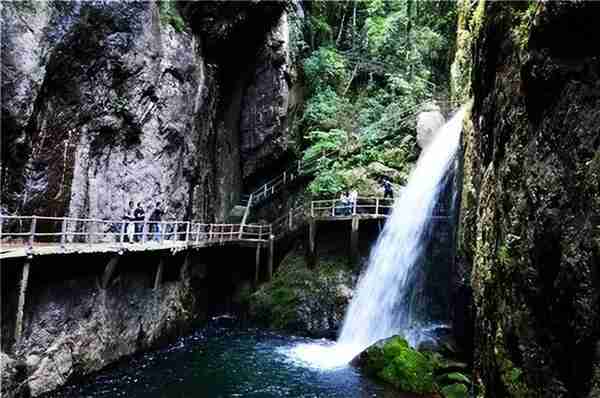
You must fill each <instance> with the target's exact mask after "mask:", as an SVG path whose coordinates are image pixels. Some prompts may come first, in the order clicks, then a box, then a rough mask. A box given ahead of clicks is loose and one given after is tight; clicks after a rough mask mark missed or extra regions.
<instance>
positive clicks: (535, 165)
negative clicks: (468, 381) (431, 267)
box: [459, 2, 600, 398]
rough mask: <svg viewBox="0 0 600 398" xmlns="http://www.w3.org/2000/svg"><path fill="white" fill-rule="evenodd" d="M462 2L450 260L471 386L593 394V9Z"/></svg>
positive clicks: (597, 318)
mask: <svg viewBox="0 0 600 398" xmlns="http://www.w3.org/2000/svg"><path fill="white" fill-rule="evenodd" d="M467 3H469V2H464V3H463V10H462V13H463V16H462V17H461V18H462V19H461V23H463V28H465V29H466V31H465V32H462V33H465V34H466V32H467V31H468V33H469V34H470V35H471V38H470V39H469V38H466V37H465V36H464V35H462V34H460V35H459V37H462V42H463V43H468V42H472V43H473V46H472V47H471V49H470V50H472V54H473V58H472V73H471V78H472V95H473V98H474V101H473V106H472V110H471V114H470V116H469V117H468V119H467V120H466V121H465V130H464V132H463V140H464V175H463V187H462V209H461V224H460V238H459V240H460V243H459V251H460V256H459V265H460V268H461V270H462V275H463V277H464V281H465V283H466V284H470V287H471V288H472V291H473V305H474V308H475V313H474V315H475V320H474V336H475V341H474V343H475V353H474V362H475V363H474V368H475V377H476V381H477V383H478V385H479V387H480V389H481V392H480V396H485V397H579V398H582V397H588V398H592V397H598V396H600V302H599V298H600V273H599V272H598V271H599V269H598V264H600V247H599V241H600V239H599V230H598V227H594V226H593V219H594V214H597V213H598V211H599V209H600V134H599V132H600V131H599V126H600V111H599V109H600V86H599V85H598V82H600V75H599V73H600V48H599V47H598V43H597V42H596V41H595V39H594V37H596V34H597V21H598V18H599V17H600V8H599V7H597V6H596V4H593V3H592V2H544V3H534V2H512V3H508V2H479V3H478V4H477V5H475V6H474V7H473V8H471V9H469V8H468V7H469V6H470V5H469V4H467ZM460 53H461V51H460V49H459V54H460ZM467 53H468V52H467ZM463 54H464V53H463ZM459 61H460V62H461V63H462V64H464V61H465V58H464V57H463V59H459ZM467 75H468V74H467Z"/></svg>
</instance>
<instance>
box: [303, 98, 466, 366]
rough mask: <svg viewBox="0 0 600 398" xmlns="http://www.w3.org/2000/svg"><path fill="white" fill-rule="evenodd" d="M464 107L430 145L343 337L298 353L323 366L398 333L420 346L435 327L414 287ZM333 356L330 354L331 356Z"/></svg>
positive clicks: (375, 254) (380, 244) (378, 248)
mask: <svg viewBox="0 0 600 398" xmlns="http://www.w3.org/2000/svg"><path fill="white" fill-rule="evenodd" d="M463 117H464V110H460V111H459V112H457V114H456V115H455V116H453V117H452V119H450V120H449V121H448V122H447V123H446V124H445V125H444V126H443V127H442V128H441V130H440V131H438V133H437V134H436V136H435V138H434V140H433V141H432V142H431V143H430V144H429V146H427V147H426V148H425V149H424V150H423V152H422V154H421V156H420V157H419V160H418V162H417V165H416V167H415V169H414V170H413V172H412V173H411V175H410V177H409V179H408V183H407V185H406V187H405V188H404V189H403V190H402V192H401V194H400V196H399V197H398V198H397V199H396V201H395V203H394V208H393V212H392V214H391V216H390V218H389V219H388V220H387V222H386V224H385V227H384V229H383V231H382V233H381V235H380V236H379V239H378V240H377V243H376V244H375V246H374V247H373V249H372V251H371V255H370V258H369V264H368V267H367V270H366V272H365V273H364V274H363V275H362V277H361V279H360V280H359V282H358V286H357V289H356V292H355V294H354V297H353V299H352V302H351V303H350V306H349V308H348V311H347V313H346V317H345V319H344V325H343V327H342V330H341V333H340V335H339V338H338V341H337V343H336V344H335V345H333V346H328V347H327V351H328V353H327V352H324V351H323V350H322V348H323V347H321V348H318V347H307V346H305V347H298V348H297V350H296V355H298V356H300V357H302V358H303V360H304V361H305V362H307V363H312V364H313V365H316V366H319V367H335V366H340V365H342V364H345V363H348V362H349V361H350V360H351V359H352V358H353V357H354V356H356V355H357V354H359V353H360V352H361V351H363V350H364V349H365V348H367V347H368V346H370V345H371V344H373V343H375V342H376V341H378V340H380V339H383V338H386V337H390V336H392V335H395V334H402V335H404V336H405V337H406V338H407V340H408V341H409V343H410V344H412V345H415V344H416V343H417V342H418V340H419V337H420V334H421V333H422V332H426V331H427V329H428V328H430V327H431V326H432V325H430V324H428V322H427V319H424V318H423V317H422V314H423V313H424V312H426V310H427V309H426V308H419V301H418V300H417V301H415V300H414V299H413V294H412V291H411V286H413V285H414V284H412V283H411V281H413V279H414V276H415V273H416V272H417V271H418V268H419V267H418V264H419V263H420V261H419V260H420V259H421V257H422V254H423V250H424V248H425V246H426V244H427V237H428V233H427V231H428V230H429V228H428V227H429V225H430V223H431V221H432V215H433V210H434V207H435V205H436V203H437V201H438V197H439V195H440V192H441V191H442V190H443V188H444V183H445V179H446V178H445V177H446V176H447V175H448V171H449V170H450V168H451V167H452V166H453V163H454V159H455V156H456V152H457V149H458V146H459V141H460V132H461V129H462V121H463ZM326 357H327V358H326Z"/></svg>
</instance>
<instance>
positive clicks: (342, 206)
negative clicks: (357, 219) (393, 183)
mask: <svg viewBox="0 0 600 398" xmlns="http://www.w3.org/2000/svg"><path fill="white" fill-rule="evenodd" d="M393 205H394V200H393V199H384V198H375V197H359V198H358V199H357V200H356V201H355V202H346V203H343V202H342V201H341V200H340V199H327V200H313V201H312V202H311V206H310V216H311V217H316V218H319V217H347V216H355V215H373V216H376V217H377V216H382V217H385V216H387V215H389V214H390V213H391V210H392V207H393Z"/></svg>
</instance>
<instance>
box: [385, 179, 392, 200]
mask: <svg viewBox="0 0 600 398" xmlns="http://www.w3.org/2000/svg"><path fill="white" fill-rule="evenodd" d="M388 197H389V198H390V199H394V187H393V186H392V183H391V182H390V180H388V179H387V177H386V178H384V179H383V198H384V199H387V198H388Z"/></svg>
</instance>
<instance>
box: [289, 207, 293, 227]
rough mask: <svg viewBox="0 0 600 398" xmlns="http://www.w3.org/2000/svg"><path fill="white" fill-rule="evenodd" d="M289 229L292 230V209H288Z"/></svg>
mask: <svg viewBox="0 0 600 398" xmlns="http://www.w3.org/2000/svg"><path fill="white" fill-rule="evenodd" d="M289 228H290V231H291V230H292V228H293V219H292V209H290V213H289Z"/></svg>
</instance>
